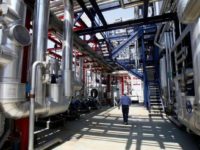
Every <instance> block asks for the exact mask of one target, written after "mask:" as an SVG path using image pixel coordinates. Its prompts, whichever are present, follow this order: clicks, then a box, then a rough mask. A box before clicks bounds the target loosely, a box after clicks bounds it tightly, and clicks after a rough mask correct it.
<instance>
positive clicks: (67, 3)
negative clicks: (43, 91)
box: [63, 0, 73, 98]
mask: <svg viewBox="0 0 200 150" xmlns="http://www.w3.org/2000/svg"><path fill="white" fill-rule="evenodd" d="M72 9H73V1H72V0H64V41H63V46H64V50H63V69H64V95H65V96H66V97H68V98H70V97H71V96H72V50H73V43H72V39H73V38H72V36H73V32H72V31H73V10H72Z"/></svg>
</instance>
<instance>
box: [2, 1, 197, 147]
mask: <svg viewBox="0 0 200 150" xmlns="http://www.w3.org/2000/svg"><path fill="white" fill-rule="evenodd" d="M127 8H133V9H132V12H133V15H132V16H133V18H132V19H129V20H125V21H124V20H123V18H121V19H118V20H115V22H114V23H110V24H109V23H107V21H106V19H105V18H104V15H103V13H102V12H103V11H104V12H106V11H110V10H112V9H127ZM199 8H200V1H199V0H198V1H197V0H141V1H140V0H138V1H135V0H115V1H113V0H96V1H95V0H1V1H0V149H1V147H2V145H3V143H4V141H5V140H6V139H7V137H8V135H9V134H10V132H12V131H13V130H15V131H16V130H17V131H18V130H20V132H21V133H22V134H21V133H20V135H21V137H23V138H22V140H21V141H22V143H23V142H24V143H26V144H27V143H29V144H28V147H27V145H26V146H24V147H25V149H27V148H28V149H29V150H33V149H34V128H35V120H36V119H37V121H39V120H40V119H41V118H42V119H41V120H44V121H45V124H46V122H49V121H50V120H51V121H56V120H59V121H61V122H62V121H63V120H62V119H63V118H65V119H66V115H68V116H70V117H71V116H72V117H74V118H79V115H80V113H82V112H84V113H85V112H90V110H91V109H98V108H99V104H102V105H103V100H104V101H105V102H107V103H106V104H109V105H110V106H111V105H113V104H114V105H115V102H116V101H117V100H118V99H119V97H120V95H122V94H123V93H124V92H127V93H131V92H132V90H133V88H132V85H134V84H133V83H129V82H128V80H129V81H130V80H132V79H134V78H137V79H139V80H141V82H138V83H135V84H139V85H138V89H139V88H140V87H142V88H141V89H142V90H143V91H142V92H141V90H138V91H140V93H143V95H144V96H143V98H140V99H142V101H141V102H142V103H143V104H144V106H145V107H146V108H147V109H148V110H149V113H150V114H151V115H162V114H163V113H164V112H165V113H167V114H168V115H172V116H173V117H174V118H175V119H176V120H177V121H179V122H181V123H182V124H183V125H185V126H186V127H187V128H188V130H191V131H193V132H194V133H195V134H197V135H200V91H199V88H200V71H199V62H200V53H199V51H200V44H199V42H200V19H199V15H200V10H199ZM84 15H86V16H87V17H86V18H87V19H89V20H90V23H91V24H90V25H88V24H87V23H86V22H84V21H83V20H84V19H83V18H84V17H82V16H84ZM87 19H86V20H87ZM49 41H51V42H49ZM52 43H53V44H52ZM49 45H51V46H52V45H53V46H52V47H53V48H52V47H51V48H50V47H49ZM121 70H126V74H125V75H121V76H120V75H119V71H121ZM115 71H116V72H117V74H113V73H114V72H115ZM127 72H128V73H130V74H132V75H133V76H134V78H132V79H131V77H130V76H128V75H127V74H128V73H127ZM90 96H92V97H90ZM72 97H73V98H74V99H73V98H72ZM115 98H116V100H115V101H114V100H113V99H115ZM138 101H139V99H138ZM52 116H53V117H52ZM28 117H29V120H28V119H27V118H28ZM24 118H26V119H25V120H23V119H24ZM60 118H61V119H60ZM19 122H20V123H19ZM53 123H54V122H53ZM12 124H14V127H12ZM20 125H24V126H26V127H25V128H24V129H22V127H21V128H20V127H19V126H20ZM54 125H55V124H54ZM25 129H26V130H27V129H29V132H28V134H27V133H26V131H25ZM11 130H12V131H11ZM27 139H28V142H27V141H26V140H27ZM23 140H24V141H23ZM24 143H23V144H24ZM51 143H55V141H49V143H47V145H50V144H51ZM24 145H25V144H24Z"/></svg>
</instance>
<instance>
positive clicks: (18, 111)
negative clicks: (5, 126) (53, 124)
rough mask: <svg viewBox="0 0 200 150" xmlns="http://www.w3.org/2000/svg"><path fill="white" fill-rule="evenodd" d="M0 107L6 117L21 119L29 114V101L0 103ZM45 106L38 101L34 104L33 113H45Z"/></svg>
mask: <svg viewBox="0 0 200 150" xmlns="http://www.w3.org/2000/svg"><path fill="white" fill-rule="evenodd" d="M1 109H2V111H3V113H4V114H5V117H6V118H11V119H21V118H26V117H28V116H29V112H30V102H29V101H27V102H16V103H2V104H1ZM46 112H47V110H46V107H42V106H41V105H39V104H38V103H36V104H35V114H36V115H41V114H44V113H46Z"/></svg>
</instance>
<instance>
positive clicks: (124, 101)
mask: <svg viewBox="0 0 200 150" xmlns="http://www.w3.org/2000/svg"><path fill="white" fill-rule="evenodd" d="M131 103H132V102H131V99H130V98H129V97H128V96H127V95H126V93H124V95H123V96H122V97H121V98H120V101H119V109H120V106H122V114H123V119H124V124H126V125H127V124H128V113H129V106H130V105H131Z"/></svg>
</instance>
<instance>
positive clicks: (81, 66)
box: [79, 58, 83, 82]
mask: <svg viewBox="0 0 200 150" xmlns="http://www.w3.org/2000/svg"><path fill="white" fill-rule="evenodd" d="M79 61H80V64H79V65H80V74H79V81H80V82H82V81H83V58H80V60H79Z"/></svg>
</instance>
